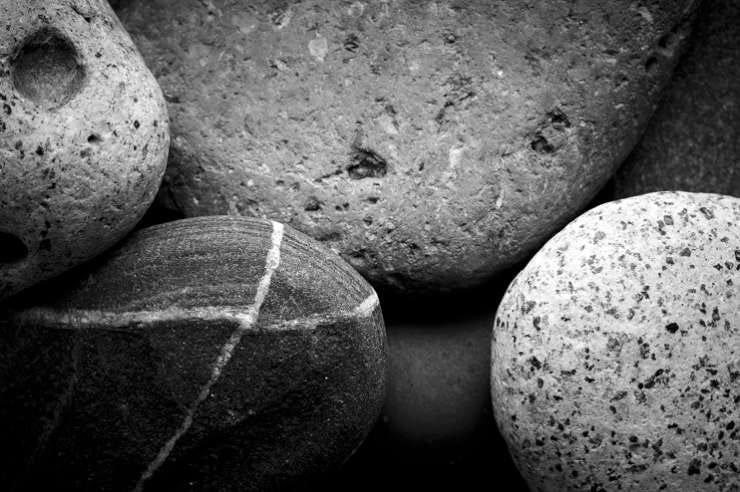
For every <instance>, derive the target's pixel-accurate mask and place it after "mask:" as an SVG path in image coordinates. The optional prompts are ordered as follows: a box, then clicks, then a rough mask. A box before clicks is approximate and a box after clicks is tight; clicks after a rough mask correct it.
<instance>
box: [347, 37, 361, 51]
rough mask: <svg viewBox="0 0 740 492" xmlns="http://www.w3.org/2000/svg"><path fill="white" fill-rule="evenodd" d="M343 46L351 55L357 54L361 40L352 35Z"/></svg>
mask: <svg viewBox="0 0 740 492" xmlns="http://www.w3.org/2000/svg"><path fill="white" fill-rule="evenodd" d="M343 46H344V49H345V50H347V51H349V52H350V53H356V52H357V49H358V48H359V47H360V38H358V37H357V35H356V34H350V35H349V36H347V37H346V38H345V39H344V43H343Z"/></svg>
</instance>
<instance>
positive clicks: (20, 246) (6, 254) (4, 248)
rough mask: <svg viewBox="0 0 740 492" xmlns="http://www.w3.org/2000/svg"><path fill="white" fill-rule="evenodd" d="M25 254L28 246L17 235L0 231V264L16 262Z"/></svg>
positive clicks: (24, 256) (25, 255)
mask: <svg viewBox="0 0 740 492" xmlns="http://www.w3.org/2000/svg"><path fill="white" fill-rule="evenodd" d="M27 256H28V248H27V247H26V245H25V244H24V243H23V241H21V240H20V238H18V236H15V235H13V234H10V233H8V232H3V231H0V265H8V264H11V263H17V262H19V261H22V260H24V259H26V257H27Z"/></svg>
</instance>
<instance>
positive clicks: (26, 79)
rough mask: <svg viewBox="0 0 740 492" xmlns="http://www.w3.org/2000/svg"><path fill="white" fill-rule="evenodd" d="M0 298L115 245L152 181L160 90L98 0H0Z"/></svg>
mask: <svg viewBox="0 0 740 492" xmlns="http://www.w3.org/2000/svg"><path fill="white" fill-rule="evenodd" d="M0 19H1V20H0V27H1V29H0V108H1V109H0V300H2V299H3V298H6V297H7V296H10V295H12V294H14V293H16V292H18V291H20V290H22V289H24V288H26V287H29V286H31V285H33V284H35V283H37V282H39V281H41V280H44V279H48V278H50V277H53V276H55V275H57V274H59V273H61V272H63V271H65V270H67V269H69V268H71V267H73V266H75V265H78V264H80V263H82V262H84V261H86V260H89V259H90V258H92V257H94V256H96V255H98V254H100V253H102V252H103V251H104V250H105V249H107V248H109V247H111V246H113V244H115V243H116V242H117V241H118V240H120V239H121V238H122V237H123V236H124V235H125V234H126V233H127V232H128V231H130V230H131V229H132V228H133V227H134V225H136V223H137V221H138V220H139V219H140V218H141V217H142V216H143V215H144V212H145V211H146V209H147V207H148V206H149V205H150V204H151V203H152V201H153V200H154V197H155V195H156V193H157V189H158V188H159V185H160V183H161V180H162V176H163V174H164V170H165V166H166V163H167V152H168V149H169V129H168V127H169V120H168V116H167V108H166V105H165V100H164V97H163V95H162V91H161V89H160V88H159V86H158V84H157V81H156V80H155V79H154V77H153V76H152V74H151V72H149V70H148V69H147V67H146V66H145V64H144V61H143V60H142V58H141V55H140V54H139V52H138V51H137V49H136V47H135V46H134V44H133V42H132V41H131V38H130V37H129V36H128V34H127V33H126V32H125V30H124V29H123V27H122V26H121V24H120V22H119V21H118V19H117V17H116V15H115V13H114V12H113V11H112V10H111V8H110V6H109V5H108V4H107V2H105V1H104V0H53V1H48V0H43V1H42V0H28V1H22V2H17V1H0Z"/></svg>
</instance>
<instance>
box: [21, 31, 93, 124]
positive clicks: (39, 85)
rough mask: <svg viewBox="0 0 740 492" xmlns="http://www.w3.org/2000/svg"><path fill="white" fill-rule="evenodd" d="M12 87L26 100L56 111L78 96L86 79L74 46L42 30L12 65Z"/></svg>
mask: <svg viewBox="0 0 740 492" xmlns="http://www.w3.org/2000/svg"><path fill="white" fill-rule="evenodd" d="M12 71H13V84H14V85H15V89H16V90H17V91H18V92H19V93H20V94H21V95H22V96H23V97H25V98H26V99H28V100H30V101H33V102H34V103H36V104H38V105H39V106H42V107H45V108H48V109H54V108H58V107H60V106H63V105H64V104H66V103H67V102H68V101H69V100H70V99H72V97H74V96H75V94H77V93H78V92H79V91H80V89H82V85H83V82H84V79H85V70H84V68H83V67H82V65H81V64H80V62H79V61H78V53H77V50H76V49H75V47H74V46H73V45H72V42H71V41H69V39H67V38H66V37H64V36H63V35H62V34H61V33H59V32H58V31H55V30H53V29H42V30H41V31H38V32H37V33H36V34H34V35H33V36H31V37H29V38H28V39H27V40H26V42H25V44H24V45H23V48H21V50H20V52H19V53H18V55H16V57H15V59H14V60H13V62H12Z"/></svg>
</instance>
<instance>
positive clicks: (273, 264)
mask: <svg viewBox="0 0 740 492" xmlns="http://www.w3.org/2000/svg"><path fill="white" fill-rule="evenodd" d="M282 242H283V225H282V224H280V223H278V222H273V223H272V245H271V247H270V251H268V253H267V260H266V262H265V273H264V275H263V276H262V278H261V279H260V281H259V284H258V285H257V293H256V294H255V296H254V302H253V303H252V306H251V307H250V308H249V309H248V310H247V312H246V313H244V314H243V315H240V316H239V317H240V324H239V326H238V327H237V329H236V330H234V332H233V333H232V334H231V336H230V337H229V340H228V341H227V342H226V344H225V345H224V346H223V347H221V353H220V354H219V356H218V358H217V359H216V363H215V364H214V366H213V369H212V371H211V377H210V378H209V379H208V381H207V382H206V384H205V385H203V387H202V388H201V390H200V393H198V397H197V398H196V399H195V401H194V402H193V404H192V405H191V406H190V408H189V409H188V412H187V413H186V414H185V420H184V421H183V423H182V425H181V426H180V427H179V428H178V429H177V431H175V434H174V435H173V436H172V437H170V439H169V440H168V441H167V442H166V443H165V444H164V446H162V449H161V450H160V451H159V453H158V454H157V456H156V458H154V461H152V462H151V463H150V464H149V466H148V467H147V468H146V470H145V471H144V474H143V475H142V476H141V478H139V481H138V483H137V484H136V487H134V492H141V490H142V489H143V488H144V485H145V484H146V482H147V480H149V479H150V478H151V477H152V475H154V473H155V472H156V471H157V470H158V469H159V467H161V466H162V465H163V464H164V462H165V461H167V458H168V457H169V456H170V454H171V453H172V450H173V449H174V448H175V445H176V444H177V441H179V440H180V438H181V437H182V436H183V435H185V433H187V431H188V430H189V429H190V426H192V425H193V418H194V416H195V412H196V411H197V410H198V406H200V404H201V403H203V402H204V401H205V400H206V398H208V395H210V393H211V389H212V388H213V385H215V384H216V382H217V381H218V379H219V377H220V376H221V373H222V372H223V370H224V368H225V367H226V365H227V364H228V363H229V361H230V360H231V357H232V356H233V354H234V350H235V349H236V347H237V346H238V345H239V342H240V341H241V339H242V336H243V335H244V332H245V331H247V330H249V329H250V328H251V327H252V326H253V325H254V323H255V322H256V321H257V318H258V317H259V312H260V308H261V307H262V303H263V302H264V301H265V297H267V294H268V292H269V290H270V282H271V281H272V274H273V273H274V272H275V270H276V269H277V267H278V266H279V265H280V246H281V244H282Z"/></svg>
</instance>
